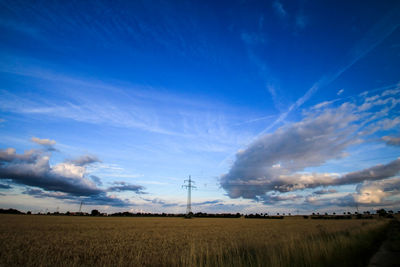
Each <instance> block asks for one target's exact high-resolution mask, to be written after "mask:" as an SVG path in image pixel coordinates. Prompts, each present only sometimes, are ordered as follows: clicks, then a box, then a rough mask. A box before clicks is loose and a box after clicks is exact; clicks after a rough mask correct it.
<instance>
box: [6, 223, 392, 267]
mask: <svg viewBox="0 0 400 267" xmlns="http://www.w3.org/2000/svg"><path fill="white" fill-rule="evenodd" d="M386 225H387V221H386V220H378V219H370V220H356V219H352V220H311V219H307V220H305V219H303V218H302V217H289V218H285V219H284V220H265V219H243V218H239V219H221V218H220V219H218V218H215V219H212V218H195V219H183V218H123V217H71V216H70V217H68V216H37V215H30V216H29V215H1V216H0V266H357V265H363V264H365V262H366V261H368V257H369V256H370V255H368V253H370V252H371V251H372V250H373V249H374V244H375V246H376V244H378V243H376V241H377V240H379V239H380V238H381V237H382V236H383V231H384V229H385V227H386Z"/></svg>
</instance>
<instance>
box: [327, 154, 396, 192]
mask: <svg viewBox="0 0 400 267" xmlns="http://www.w3.org/2000/svg"><path fill="white" fill-rule="evenodd" d="M399 172H400V158H399V159H396V160H393V161H391V162H389V163H387V164H379V165H376V166H373V167H370V168H367V169H364V170H361V171H355V172H350V173H348V174H345V175H343V176H342V177H340V178H338V179H335V180H334V181H333V183H332V184H334V185H346V184H357V183H361V182H364V181H376V180H383V179H386V178H390V177H393V176H395V175H397V174H398V173H399Z"/></svg>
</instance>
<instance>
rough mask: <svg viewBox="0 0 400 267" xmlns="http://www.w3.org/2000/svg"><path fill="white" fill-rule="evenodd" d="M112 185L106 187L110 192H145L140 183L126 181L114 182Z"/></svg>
mask: <svg viewBox="0 0 400 267" xmlns="http://www.w3.org/2000/svg"><path fill="white" fill-rule="evenodd" d="M113 184H114V185H113V186H110V187H109V188H108V191H110V192H122V191H132V192H135V193H136V194H146V193H145V192H143V190H144V189H145V187H143V186H141V185H134V184H129V183H126V182H114V183H113Z"/></svg>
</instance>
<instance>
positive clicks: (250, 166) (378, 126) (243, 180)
mask: <svg viewBox="0 0 400 267" xmlns="http://www.w3.org/2000/svg"><path fill="white" fill-rule="evenodd" d="M385 97H386V99H385ZM399 103H400V102H399ZM397 104H398V103H397V102H395V103H394V102H393V101H392V99H391V97H390V95H388V94H384V93H383V94H382V95H377V96H372V97H368V96H364V98H363V99H362V100H361V102H360V103H359V104H357V103H350V102H345V103H343V104H341V105H339V106H334V105H336V104H335V101H331V102H324V103H321V104H318V105H316V106H314V107H312V108H311V109H309V110H306V111H304V112H303V119H302V120H301V121H299V122H297V123H291V124H287V125H284V126H282V127H280V128H279V129H277V130H276V131H275V132H273V133H269V134H264V135H262V136H260V137H258V138H257V139H256V140H255V141H253V142H252V143H251V144H250V145H249V146H248V147H247V148H246V149H244V150H241V151H239V152H238V153H237V154H236V159H235V161H234V163H233V165H232V166H231V168H230V170H229V172H228V173H226V174H224V175H222V176H221V178H220V184H221V186H222V188H223V189H225V191H226V192H227V195H228V196H229V197H231V198H239V197H243V198H248V199H258V197H263V196H264V195H266V194H270V195H271V193H274V194H275V193H285V192H290V191H295V190H302V189H306V188H317V187H321V186H331V185H336V186H338V185H345V184H356V183H361V182H363V181H367V180H381V179H386V178H390V177H392V176H394V175H396V174H397V173H398V172H399V165H400V162H399V160H394V161H392V162H390V163H388V164H385V165H377V166H373V167H371V168H368V169H365V170H361V171H357V172H352V173H348V174H345V175H339V174H334V173H308V172H304V170H305V169H306V168H310V167H318V166H321V165H323V164H325V163H326V162H327V161H328V160H331V159H339V158H343V157H346V156H348V155H347V153H346V150H347V149H348V148H349V147H350V146H353V145H357V144H360V143H362V142H365V139H367V137H369V136H370V135H371V134H374V133H376V132H378V131H382V130H388V129H392V128H394V127H398V125H399V124H400V119H399V118H398V117H395V116H393V112H391V110H392V109H395V107H396V105H397ZM377 107H379V109H380V111H379V112H376V111H375V109H376V108H377ZM371 114H373V116H371ZM267 198H268V196H267ZM270 199H271V197H270V196H269V198H268V199H267V200H268V201H270Z"/></svg>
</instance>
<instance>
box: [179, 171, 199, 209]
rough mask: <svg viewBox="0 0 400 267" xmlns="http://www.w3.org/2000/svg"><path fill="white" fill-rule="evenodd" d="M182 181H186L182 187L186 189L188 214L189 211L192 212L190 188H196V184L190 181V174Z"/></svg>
mask: <svg viewBox="0 0 400 267" xmlns="http://www.w3.org/2000/svg"><path fill="white" fill-rule="evenodd" d="M183 182H184V183H187V184H185V185H182V187H183V188H186V189H187V190H188V196H187V205H186V214H187V215H189V214H190V213H192V188H196V186H194V185H193V184H194V183H195V182H194V181H192V177H191V176H190V175H189V179H188V180H185V181H183Z"/></svg>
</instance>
